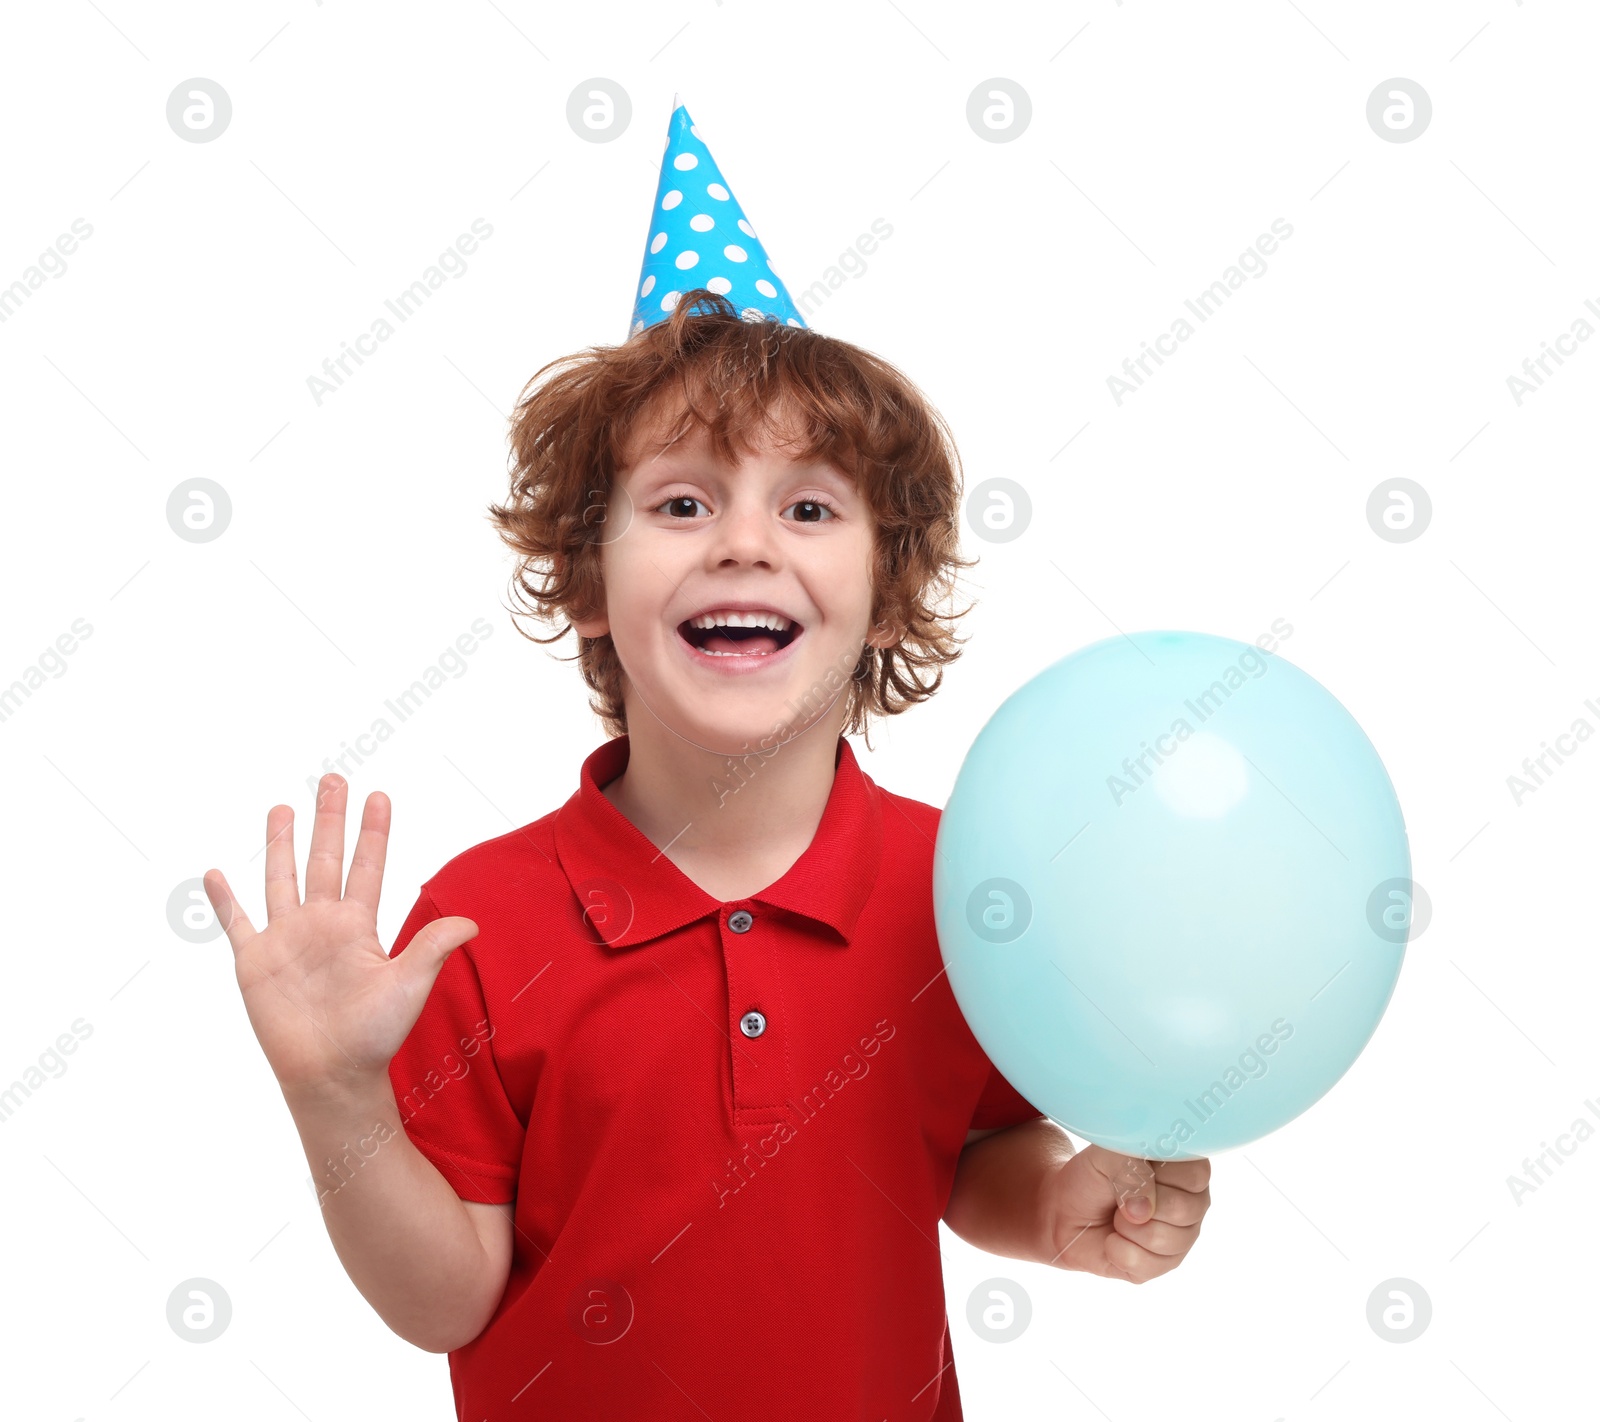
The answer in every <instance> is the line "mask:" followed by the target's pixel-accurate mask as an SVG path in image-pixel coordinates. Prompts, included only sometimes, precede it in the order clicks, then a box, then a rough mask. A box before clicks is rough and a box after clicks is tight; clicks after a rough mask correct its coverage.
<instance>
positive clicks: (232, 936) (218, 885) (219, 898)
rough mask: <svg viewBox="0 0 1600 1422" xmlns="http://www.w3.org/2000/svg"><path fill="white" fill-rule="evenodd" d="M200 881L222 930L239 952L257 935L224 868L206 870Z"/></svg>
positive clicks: (235, 950) (234, 948)
mask: <svg viewBox="0 0 1600 1422" xmlns="http://www.w3.org/2000/svg"><path fill="white" fill-rule="evenodd" d="M200 882H201V884H203V885H204V886H205V891H206V897H207V898H208V899H210V900H211V911H212V913H214V914H216V916H217V922H218V923H220V924H221V925H222V931H223V932H224V933H226V934H227V935H228V942H229V943H230V944H231V945H232V947H233V951H234V952H235V953H237V952H238V951H239V950H240V949H241V948H243V947H244V946H245V944H246V943H248V942H249V941H250V940H251V939H252V938H254V937H255V936H256V931H255V929H254V928H253V927H251V925H250V919H249V917H248V916H247V915H246V914H245V911H244V908H243V907H242V906H241V905H240V903H239V901H238V899H236V898H234V896H233V890H232V889H231V888H229V887H228V881H227V879H226V878H224V877H223V873H222V870H220V869H208V870H206V872H205V874H204V876H203V877H202V878H201V880H200Z"/></svg>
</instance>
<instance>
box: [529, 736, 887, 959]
mask: <svg viewBox="0 0 1600 1422" xmlns="http://www.w3.org/2000/svg"><path fill="white" fill-rule="evenodd" d="M627 764H628V737H627V736H618V737H616V738H615V739H613V740H610V741H607V742H605V743H604V744H602V745H601V746H599V747H598V748H597V749H596V750H594V751H592V752H591V753H590V754H589V755H588V756H587V757H586V758H585V759H584V762H583V766H582V769H581V770H580V772H579V775H578V789H577V790H576V791H575V792H574V794H573V795H572V798H571V799H569V800H568V801H567V802H566V804H565V805H563V806H562V807H561V809H560V810H558V811H557V812H556V822H555V842H556V853H557V855H558V856H559V857H560V860H561V867H562V868H563V869H564V870H565V871H566V875H567V879H568V881H569V882H570V883H571V885H572V889H573V892H574V893H575V894H576V895H577V897H578V901H579V903H580V905H582V906H583V911H584V912H585V914H586V915H587V916H588V917H589V919H590V922H591V924H592V925H593V927H594V931H595V936H596V937H597V938H598V939H599V941H600V942H602V943H605V944H606V945H607V946H608V947H611V948H619V949H620V948H631V947H633V946H634V945H635V944H639V943H645V942H647V941H649V940H650V939H652V938H658V937H660V936H661V935H662V934H663V933H670V932H672V931H673V930H674V929H677V928H682V927H683V926H684V925H685V924H689V923H694V922H696V921H697V920H699V919H701V918H704V917H706V916H707V915H708V914H715V913H717V912H718V911H719V910H720V909H721V908H722V904H721V902H720V901H719V900H717V899H714V898H712V897H711V895H710V894H708V893H706V892H705V890H703V889H701V888H700V886H699V885H697V884H696V883H695V882H694V881H693V880H692V879H690V878H689V877H688V875H686V874H685V873H684V872H683V871H682V870H681V869H679V868H678V866H677V865H676V864H674V863H673V862H672V860H671V859H669V858H668V857H667V856H666V855H665V854H663V853H662V852H661V851H660V850H658V849H657V848H656V846H655V845H654V844H652V843H651V842H650V840H649V839H648V838H646V837H645V835H644V834H643V833H642V832H641V831H640V830H639V829H638V828H637V827H636V826H635V825H634V824H633V822H632V821H631V820H629V819H628V818H627V816H626V815H624V814H623V813H622V811H621V810H619V809H618V808H617V807H616V806H615V805H613V804H612V803H611V801H610V800H608V799H607V798H606V797H605V795H604V794H602V793H601V790H600V787H601V786H602V785H604V784H606V783H607V782H609V781H611V780H613V779H615V778H616V777H617V776H618V775H620V774H621V773H622V771H623V770H624V769H625V768H626V766H627ZM833 764H834V773H833V787H832V789H831V790H830V791H829V793H828V803H827V805H826V806H825V807H824V808H823V812H822V819H821V821H820V822H819V823H818V825H817V830H816V834H815V835H814V836H813V837H812V840H811V843H810V844H809V845H807V846H806V850H805V852H804V853H803V854H802V855H801V856H800V858H799V859H797V860H796V861H795V862H794V863H793V864H792V865H791V866H790V867H789V869H788V871H787V872H786V873H785V874H784V875H783V876H782V878H780V879H779V880H778V881H777V882H776V883H774V884H772V885H770V886H769V887H767V888H765V889H763V890H761V891H760V892H759V893H756V894H751V895H749V896H748V898H747V899H746V900H742V901H741V902H754V903H761V904H767V905H770V906H771V907H773V908H780V909H786V910H788V911H789V912H791V913H796V914H800V915H802V916H803V917H805V918H809V919H811V920H813V921H814V922H816V923H820V924H824V925H826V926H827V927H828V928H831V929H832V930H833V931H834V932H835V933H836V934H837V935H838V937H839V938H840V939H842V940H843V941H844V942H845V943H846V944H848V943H849V942H850V938H851V935H852V933H853V932H854V931H855V925H856V920H857V918H858V917H859V916H860V913H861V909H862V907H863V906H864V905H865V903H866V901H867V896H868V895H869V894H870V893H871V892H872V886H873V885H874V884H875V883H876V882H877V877H878V861H879V858H880V854H881V851H882V844H883V821H882V809H881V806H880V804H879V791H878V787H877V786H876V785H875V784H873V782H872V780H871V778H870V777H869V776H867V775H866V774H865V773H864V772H863V771H862V770H861V767H860V766H859V765H857V764H856V758H855V754H854V752H853V751H852V750H851V749H850V743H849V742H848V741H847V740H845V738H844V737H843V736H840V737H839V744H838V748H837V749H836V750H835V752H834V758H833Z"/></svg>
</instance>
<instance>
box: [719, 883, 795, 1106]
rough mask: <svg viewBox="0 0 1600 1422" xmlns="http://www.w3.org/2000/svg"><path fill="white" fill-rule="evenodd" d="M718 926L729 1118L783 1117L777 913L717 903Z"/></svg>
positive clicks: (785, 1077)
mask: <svg viewBox="0 0 1600 1422" xmlns="http://www.w3.org/2000/svg"><path fill="white" fill-rule="evenodd" d="M718 926H719V928H720V931H721V935H722V956H723V961H724V963H725V964H726V967H727V976H728V1042H729V1047H730V1050H731V1052H732V1059H733V1115H734V1122H735V1124H736V1125H740V1126H757V1125H766V1124H771V1123H773V1122H776V1121H780V1120H787V1119H788V1116H789V1109H788V1107H787V1105H786V1103H785V1097H787V1096H788V1094H789V1072H788V1060H789V1040H788V1034H789V1030H790V1028H789V1023H788V1022H787V1021H786V1020H785V1014H784V1011H783V997H782V991H781V986H780V983H779V977H778V954H779V950H780V947H781V945H780V943H779V928H778V924H777V915H776V913H775V911H774V910H772V909H771V908H768V907H767V906H765V905H763V904H758V903H756V902H754V901H753V900H750V899H741V900H737V901H735V902H733V903H729V904H724V905H723V906H722V910H721V912H720V913H719V914H718Z"/></svg>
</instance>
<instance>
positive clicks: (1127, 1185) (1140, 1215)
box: [1106, 1153, 1156, 1221]
mask: <svg viewBox="0 0 1600 1422" xmlns="http://www.w3.org/2000/svg"><path fill="white" fill-rule="evenodd" d="M1106 1163H1107V1167H1108V1175H1109V1179H1110V1184H1111V1188H1112V1190H1113V1191H1114V1192H1115V1193H1116V1197H1117V1204H1118V1205H1119V1206H1121V1208H1122V1209H1123V1210H1124V1211H1125V1212H1126V1213H1127V1216H1128V1218H1129V1219H1130V1220H1135V1221H1144V1220H1148V1219H1152V1218H1154V1216H1155V1208H1156V1172H1155V1167H1154V1166H1153V1165H1151V1163H1150V1162H1149V1161H1148V1160H1141V1159H1140V1158H1139V1157H1138V1156H1126V1155H1125V1156H1122V1157H1121V1158H1120V1159H1119V1158H1118V1157H1116V1156H1115V1155H1110V1154H1109V1153H1108V1159H1107V1162H1106Z"/></svg>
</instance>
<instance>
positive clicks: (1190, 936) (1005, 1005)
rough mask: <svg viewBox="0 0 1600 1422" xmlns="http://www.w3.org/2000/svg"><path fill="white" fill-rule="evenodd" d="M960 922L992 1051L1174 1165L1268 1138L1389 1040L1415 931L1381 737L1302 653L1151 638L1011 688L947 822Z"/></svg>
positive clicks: (1048, 1102) (953, 941)
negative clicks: (1372, 737)
mask: <svg viewBox="0 0 1600 1422" xmlns="http://www.w3.org/2000/svg"><path fill="white" fill-rule="evenodd" d="M933 892H934V911H935V916H936V921H937V925H938V933H939V943H940V949H941V952H942V954H943V957H944V962H945V966H946V968H947V970H948V974H949V980H950V986H951V989H952V990H953V992H954V993H955V997H956V1001H957V1002H958V1003H959V1004H960V1007H961V1011H962V1014H963V1015H964V1016H965V1017H966V1020H967V1023H968V1024H969V1025H970V1026H971V1028H972V1032H973V1035H974V1036H975V1037H976V1038H977V1039H978V1042H979V1043H980V1044H981V1045H982V1047H983V1049H984V1050H985V1051H986V1052H987V1053H988V1055H989V1058H990V1060H991V1061H993V1062H994V1064H995V1065H996V1066H997V1067H999V1068H1000V1070H1001V1072H1002V1073H1004V1075H1005V1076H1006V1078H1007V1080H1009V1081H1010V1082H1011V1084H1012V1085H1013V1086H1015V1087H1016V1088H1017V1090H1018V1091H1020V1092H1021V1093H1022V1094H1023V1095H1024V1096H1025V1097H1027V1099H1028V1100H1029V1101H1031V1102H1032V1103H1033V1104H1034V1105H1035V1106H1037V1107H1038V1108H1039V1110H1040V1111H1042V1112H1044V1113H1045V1114H1046V1115H1047V1116H1049V1117H1051V1118H1052V1119H1053V1120H1055V1121H1057V1122H1059V1123H1060V1124H1061V1125H1063V1126H1065V1127H1066V1128H1067V1129H1068V1130H1070V1131H1072V1132H1074V1133H1075V1134H1077V1135H1079V1136H1082V1137H1084V1138H1085V1139H1087V1140H1090V1141H1093V1142H1095V1143H1096V1144H1098V1145H1102V1146H1105V1147H1107V1148H1108V1149H1112V1150H1117V1151H1121V1152H1123V1153H1125V1154H1128V1155H1133V1156H1141V1157H1144V1158H1146V1159H1150V1160H1192V1159H1196V1158H1198V1157H1201V1156H1209V1155H1212V1154H1215V1153H1216V1152H1218V1151H1221V1150H1227V1149H1229V1148H1231V1147H1234V1146H1240V1145H1244V1144H1246V1143H1248V1142H1250V1141H1253V1140H1257V1139H1259V1138H1260V1137H1261V1136H1264V1135H1266V1134H1267V1133H1268V1132H1269V1131H1273V1130H1276V1129H1277V1128H1278V1127H1279V1126H1281V1125H1283V1124H1284V1123H1285V1122H1287V1121H1290V1120H1293V1119H1294V1117H1296V1116H1298V1115H1299V1114H1300V1113H1301V1112H1302V1111H1304V1110H1306V1108H1307V1107H1309V1106H1310V1105H1311V1104H1312V1103H1313V1102H1314V1101H1316V1100H1318V1099H1319V1098H1320V1097H1321V1096H1322V1095H1323V1094H1324V1093H1325V1092H1326V1091H1327V1090H1328V1089H1329V1088H1330V1087H1331V1086H1332V1085H1333V1084H1334V1083H1335V1082H1336V1081H1338V1080H1339V1078H1340V1077H1341V1076H1343V1075H1344V1073H1345V1072H1346V1071H1347V1070H1348V1069H1349V1067H1350V1064H1351V1063H1352V1062H1353V1061H1355V1059H1356V1057H1357V1056H1358V1055H1359V1054H1360V1052H1361V1049H1362V1048H1363V1047H1364V1046H1366V1044H1367V1042H1368V1040H1369V1039H1370V1038H1371V1036H1372V1034H1373V1032H1374V1030H1375V1029H1376V1028H1377V1025H1378V1020H1379V1018H1381V1017H1382V1016H1383V1011H1384V1008H1385V1007H1386V1006H1387V1005H1388V1002H1389V998H1390V996H1391V995H1392V994H1393V992H1394V986H1395V981H1396V979H1397V978H1398V977H1399V974H1400V965H1401V963H1402V961H1403V960H1404V957H1405V944H1406V940H1407V938H1408V937H1409V935H1410V929H1411V896H1412V883H1411V856H1410V851H1409V847H1408V845H1407V841H1406V832H1405V824H1404V821H1403V819H1402V817H1401V813H1400V805H1399V801H1398V800H1397V799H1396V796H1395V792H1394V786H1393V785H1392V784H1391V783H1390V780H1389V776H1388V774H1387V772H1386V771H1385V770H1384V768H1383V762H1382V761H1381V760H1380V759H1379V758H1378V753H1377V751H1376V750H1374V749H1373V746H1372V742H1371V741H1369V740H1368V739H1367V737H1366V735H1365V734H1364V733H1363V731H1362V730H1361V727H1360V726H1359V725H1357V724H1356V721H1355V719H1354V718H1353V717H1352V716H1351V715H1350V713H1349V712H1348V711H1346V710H1345V708H1344V707H1343V706H1342V705H1340V704H1339V702H1338V701H1337V700H1336V699H1335V698H1334V697H1333V695H1332V694H1331V693H1329V692H1328V691H1327V690H1326V689H1325V688H1324V687H1323V686H1321V685H1320V684H1319V683H1318V682H1316V681H1314V680H1313V679H1312V678H1311V677H1309V676H1307V675H1306V674H1305V673H1304V672H1303V671H1301V670H1300V669H1299V668H1298V667H1296V666H1294V665H1292V664H1291V663H1289V662H1287V661H1285V660H1284V659H1283V658H1282V656H1280V655H1275V654H1272V653H1267V652H1263V651H1261V650H1260V649H1259V648H1257V647H1253V646H1250V645H1248V644H1246V643H1243V642H1236V641H1233V640H1232V639H1230V638H1226V637H1214V636H1210V635H1208V634H1206V633H1202V632H1141V633H1136V634H1134V635H1133V636H1131V637H1114V638H1110V639H1108V640H1106V641H1104V642H1097V643H1095V644H1094V645H1093V646H1090V647H1085V648H1084V649H1083V650H1081V651H1078V652H1075V653H1073V654H1072V655H1071V656H1068V657H1064V658H1063V659H1062V660H1060V661H1058V662H1056V663H1055V664H1053V665H1052V666H1050V667H1048V668H1046V669H1045V670H1044V671H1043V672H1041V673H1040V674H1039V675H1038V676H1036V677H1034V678H1033V679H1032V680H1031V681H1029V682H1028V683H1027V684H1026V685H1024V686H1023V687H1022V688H1021V689H1020V690H1018V691H1017V692H1015V693H1014V694H1013V695H1012V696H1010V697H1009V698H1008V699H1007V700H1006V701H1005V702H1004V704H1002V705H1001V707H1000V709H999V710H998V711H996V712H995V714H994V715H993V716H992V717H991V718H990V720H989V722H988V723H987V724H986V725H985V726H984V728H983V730H982V731H981V732H980V733H979V735H978V738H977V740H976V742H975V743H974V744H973V746H972V749H971V750H970V751H969V752H968V753H967V757H966V759H965V761H964V762H963V763H962V766H961V771H960V774H959V775H958V776H957V778H956V783H955V788H954V790H953V791H952V792H951V796H950V802H949V804H948V805H947V806H946V808H945V810H944V813H943V816H942V817H941V819H940V823H939V834H938V840H937V852H936V853H935V855H934V874H933Z"/></svg>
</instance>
